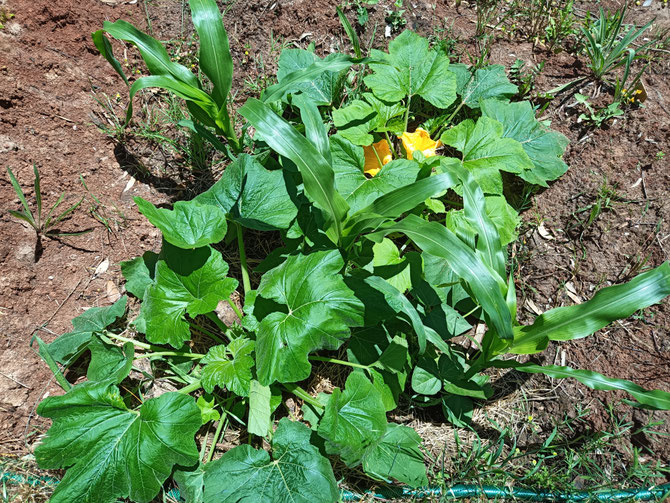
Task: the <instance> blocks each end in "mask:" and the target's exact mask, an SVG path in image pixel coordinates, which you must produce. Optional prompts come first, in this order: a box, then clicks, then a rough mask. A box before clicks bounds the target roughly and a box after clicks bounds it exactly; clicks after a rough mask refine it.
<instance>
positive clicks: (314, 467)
mask: <svg viewBox="0 0 670 503" xmlns="http://www.w3.org/2000/svg"><path fill="white" fill-rule="evenodd" d="M309 435H310V431H309V429H308V428H307V427H306V426H303V425H301V424H299V423H294V422H292V421H290V420H289V419H287V418H284V419H282V420H281V421H279V424H278V425H277V431H275V434H274V436H273V437H272V455H273V456H272V457H273V460H270V455H269V454H268V453H267V452H266V451H264V450H256V449H254V448H252V447H251V446H249V445H240V446H238V447H235V448H234V449H232V450H230V451H228V452H226V453H225V454H224V455H223V456H221V458H219V459H217V460H216V461H213V462H212V463H211V464H208V465H207V467H206V470H205V477H204V484H205V492H204V498H203V502H204V503H214V502H221V503H227V502H230V503H232V502H234V501H258V502H259V503H275V502H277V503H284V502H286V503H288V502H295V503H320V502H323V503H330V502H332V501H336V500H337V498H338V491H337V482H336V481H335V477H334V475H333V469H332V468H331V467H330V463H329V462H328V460H327V459H326V458H324V457H323V456H322V455H321V454H319V450H318V449H317V448H316V447H314V446H313V445H311V444H310V439H309Z"/></svg>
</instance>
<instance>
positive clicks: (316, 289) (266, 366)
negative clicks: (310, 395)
mask: <svg viewBox="0 0 670 503" xmlns="http://www.w3.org/2000/svg"><path fill="white" fill-rule="evenodd" d="M343 267H344V261H343V260H342V257H341V255H340V253H339V252H338V251H337V250H331V251H328V252H323V251H320V252H313V253H310V254H307V255H302V254H299V255H292V256H289V257H288V258H287V259H286V261H285V262H284V263H282V264H281V265H279V266H277V267H275V268H274V269H272V270H270V271H268V272H267V273H266V274H265V275H264V276H263V279H262V280H261V284H260V285H259V287H258V296H257V297H256V301H255V306H256V307H255V308H254V317H256V318H257V319H258V320H259V325H258V332H257V341H256V364H257V370H258V378H259V380H260V382H261V383H265V384H271V383H273V382H274V381H280V382H297V381H301V380H303V379H306V378H307V377H309V375H310V373H311V368H312V367H311V365H310V364H309V361H308V359H307V356H308V354H309V353H311V352H312V351H314V350H318V349H337V348H339V347H340V345H341V344H342V342H343V341H344V340H346V339H347V338H348V336H349V327H355V326H360V325H361V324H362V323H363V316H362V313H363V305H362V304H361V302H360V300H358V299H357V298H356V297H355V296H354V293H353V292H352V291H351V290H350V289H349V288H348V287H347V285H346V284H345V282H344V278H343V277H342V275H341V270H342V268H343ZM263 301H274V302H276V303H278V304H279V305H282V306H285V310H281V311H275V312H271V313H269V314H267V315H266V316H264V317H263V318H261V313H262V311H261V310H262V309H263V307H264V306H263Z"/></svg>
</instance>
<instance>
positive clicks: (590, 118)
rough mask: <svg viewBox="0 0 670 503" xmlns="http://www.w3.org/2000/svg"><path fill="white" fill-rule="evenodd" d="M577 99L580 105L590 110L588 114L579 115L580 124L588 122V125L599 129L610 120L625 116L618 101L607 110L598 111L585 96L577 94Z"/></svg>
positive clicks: (606, 108)
mask: <svg viewBox="0 0 670 503" xmlns="http://www.w3.org/2000/svg"><path fill="white" fill-rule="evenodd" d="M575 99H576V100H577V102H578V103H581V104H582V105H584V106H585V107H586V109H587V110H588V113H587V114H580V115H579V117H578V118H577V121H578V122H586V123H587V124H590V125H592V126H595V127H596V128H599V127H601V126H602V125H603V124H604V123H605V122H607V121H608V120H609V119H612V118H614V117H619V116H620V115H623V110H621V108H620V107H619V105H620V104H621V103H619V102H618V101H615V102H613V103H610V104H609V105H608V106H607V107H605V108H600V109H596V108H594V107H593V106H592V105H591V103H589V99H588V98H587V97H586V96H584V95H583V94H579V93H577V94H575Z"/></svg>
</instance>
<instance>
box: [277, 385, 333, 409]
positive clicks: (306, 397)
mask: <svg viewBox="0 0 670 503" xmlns="http://www.w3.org/2000/svg"><path fill="white" fill-rule="evenodd" d="M283 386H284V389H286V391H288V392H289V393H293V394H294V395H295V396H297V397H298V398H300V399H301V400H302V401H303V402H307V403H308V404H310V405H313V406H314V407H316V408H318V409H323V408H324V407H323V405H322V404H321V403H320V402H319V401H318V400H317V399H316V398H314V397H313V396H312V395H310V394H309V393H307V392H306V391H305V390H304V389H302V388H301V387H300V386H298V385H297V384H294V383H286V384H283Z"/></svg>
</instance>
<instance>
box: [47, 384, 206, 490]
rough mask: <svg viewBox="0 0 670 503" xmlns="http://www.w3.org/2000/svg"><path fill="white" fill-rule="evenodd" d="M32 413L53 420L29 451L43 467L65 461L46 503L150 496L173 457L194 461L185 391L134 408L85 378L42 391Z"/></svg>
mask: <svg viewBox="0 0 670 503" xmlns="http://www.w3.org/2000/svg"><path fill="white" fill-rule="evenodd" d="M38 414H40V415H42V416H44V417H49V418H51V419H53V421H54V423H53V426H52V427H51V429H50V430H49V434H48V436H47V437H46V439H45V440H44V441H43V442H42V443H41V444H40V445H39V446H38V447H37V449H36V450H35V457H36V458H37V460H38V462H39V463H40V465H41V466H43V467H44V468H50V469H57V468H69V470H68V472H67V474H66V475H65V477H64V478H63V481H62V482H61V483H60V484H59V485H58V487H57V489H56V491H55V492H54V494H53V496H52V497H51V501H53V502H71V501H81V502H94V501H95V502H110V503H112V502H114V501H116V500H117V498H125V497H130V498H132V499H133V500H134V501H139V502H149V501H151V500H152V499H153V498H154V496H155V495H156V494H157V493H158V491H159V490H160V488H161V485H162V484H163V482H165V480H166V479H167V478H168V476H169V475H170V472H171V471H172V468H173V466H174V465H175V464H181V465H185V466H190V465H191V464H193V463H194V462H196V461H197V460H198V451H197V449H196V445H195V441H194V439H193V435H195V432H196V431H198V429H199V428H200V424H201V423H200V410H199V409H198V407H197V406H196V405H195V402H194V401H193V399H192V398H191V397H189V396H187V395H181V394H179V393H166V394H164V395H161V396H160V397H158V398H154V399H150V400H147V401H146V402H144V404H142V406H141V407H140V409H139V411H135V410H131V409H128V408H127V407H126V405H125V404H124V402H123V398H122V397H121V395H120V394H119V391H118V389H117V388H116V386H114V385H113V384H110V383H106V382H101V383H94V382H85V383H82V384H79V385H78V386H75V387H74V388H72V390H71V391H70V392H69V393H67V394H66V395H64V396H58V397H48V398H45V399H44V401H42V403H41V404H40V406H39V407H38Z"/></svg>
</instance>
